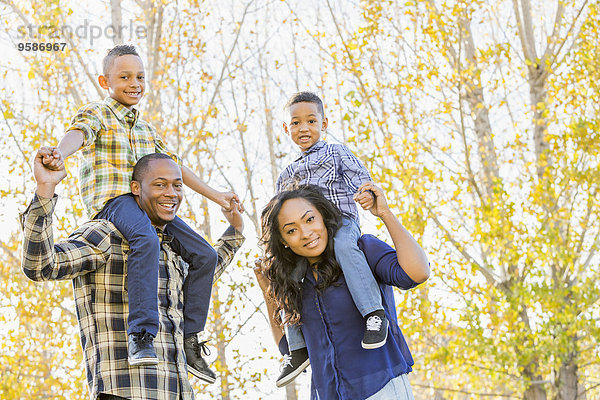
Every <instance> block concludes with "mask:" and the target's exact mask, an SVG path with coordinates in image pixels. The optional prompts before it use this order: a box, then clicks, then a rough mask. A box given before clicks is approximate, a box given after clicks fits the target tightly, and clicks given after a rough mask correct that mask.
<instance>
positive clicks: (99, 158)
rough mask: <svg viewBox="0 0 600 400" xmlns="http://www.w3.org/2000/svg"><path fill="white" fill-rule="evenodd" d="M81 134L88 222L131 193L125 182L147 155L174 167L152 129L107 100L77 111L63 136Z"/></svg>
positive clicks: (82, 187) (133, 111)
mask: <svg viewBox="0 0 600 400" xmlns="http://www.w3.org/2000/svg"><path fill="white" fill-rule="evenodd" d="M76 129H78V130H80V131H82V132H83V134H84V140H83V146H82V150H81V154H80V158H79V192H80V194H81V199H82V200H83V205H84V207H85V210H86V212H87V213H88V216H89V217H90V218H93V217H94V216H95V215H96V214H98V213H99V212H100V211H101V210H102V207H104V204H105V203H106V202H107V201H108V200H110V199H112V198H114V197H117V196H120V195H122V194H125V193H129V192H130V191H131V189H130V186H129V182H130V181H131V174H132V173H133V167H134V166H135V163H136V162H137V161H138V160H139V159H140V158H142V157H143V156H145V155H147V154H150V153H166V154H168V155H170V156H171V157H173V159H175V160H176V161H177V163H178V164H181V162H180V160H179V158H178V157H177V156H176V155H175V154H173V153H171V152H169V151H168V150H167V148H166V147H165V145H164V143H163V142H162V140H161V139H160V137H159V136H158V135H157V133H156V131H155V130H154V128H153V127H152V126H151V125H150V124H148V123H147V122H145V121H143V120H142V119H141V118H139V111H138V110H136V109H135V108H133V109H131V110H130V109H128V108H127V107H125V106H124V105H122V104H121V103H119V102H118V101H116V100H114V99H113V98H111V97H107V98H106V99H104V101H101V102H95V103H90V104H87V105H85V106H83V107H81V108H80V109H79V111H77V114H76V115H75V116H74V117H73V119H72V120H71V125H70V126H69V127H68V128H67V132H68V131H71V130H76Z"/></svg>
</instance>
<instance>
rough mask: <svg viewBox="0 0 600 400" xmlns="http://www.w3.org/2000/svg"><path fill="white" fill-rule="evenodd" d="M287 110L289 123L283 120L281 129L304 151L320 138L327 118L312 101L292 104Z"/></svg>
mask: <svg viewBox="0 0 600 400" xmlns="http://www.w3.org/2000/svg"><path fill="white" fill-rule="evenodd" d="M289 111H290V123H289V125H288V124H286V123H285V122H284V123H283V129H284V130H285V133H287V134H288V135H290V137H291V138H292V141H293V142H294V143H296V144H297V145H298V147H300V150H301V151H306V150H308V149H309V148H311V147H312V145H313V144H315V143H317V142H318V141H319V139H321V132H324V131H325V130H326V129H327V118H323V116H322V115H321V113H320V112H319V109H318V107H317V105H316V104H314V103H308V102H302V103H296V104H292V105H291V106H290V108H289Z"/></svg>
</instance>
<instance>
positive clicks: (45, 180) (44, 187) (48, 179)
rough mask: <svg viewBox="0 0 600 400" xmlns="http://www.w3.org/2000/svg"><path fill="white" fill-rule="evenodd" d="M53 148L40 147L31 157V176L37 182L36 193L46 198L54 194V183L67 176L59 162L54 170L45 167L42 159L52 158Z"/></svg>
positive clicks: (56, 183)
mask: <svg viewBox="0 0 600 400" xmlns="http://www.w3.org/2000/svg"><path fill="white" fill-rule="evenodd" d="M53 149H54V148H53V147H42V148H40V149H39V150H38V151H37V153H36V155H35V158H34V159H33V176H34V178H35V181H36V183H37V188H36V193H37V194H38V196H41V197H44V198H47V199H49V198H52V196H54V189H55V188H56V185H58V184H59V183H60V181H62V180H63V179H65V177H66V176H67V171H66V170H65V166H64V164H62V163H60V164H59V165H60V166H61V168H60V169H58V170H56V171H54V170H51V169H49V168H47V167H46V165H45V164H44V159H45V160H51V159H53V157H54V155H53V153H54V150H53Z"/></svg>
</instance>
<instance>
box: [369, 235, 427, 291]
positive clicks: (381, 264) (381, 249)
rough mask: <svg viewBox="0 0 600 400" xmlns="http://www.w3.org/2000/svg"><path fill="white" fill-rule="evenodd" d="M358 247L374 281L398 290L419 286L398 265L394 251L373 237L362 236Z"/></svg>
mask: <svg viewBox="0 0 600 400" xmlns="http://www.w3.org/2000/svg"><path fill="white" fill-rule="evenodd" d="M358 247H359V248H360V249H361V250H362V252H363V253H365V257H366V258H367V262H368V263H369V266H370V267H371V270H372V271H373V275H374V276H375V279H377V280H378V281H379V282H381V283H385V284H386V285H391V286H396V287H398V288H400V289H404V290H408V289H412V288H414V287H415V286H418V285H419V284H418V283H417V282H415V281H413V280H412V279H411V278H410V277H409V276H408V274H407V273H406V272H405V271H404V270H403V269H402V266H401V265H400V264H399V263H398V257H397V255H396V250H394V248H393V247H391V246H390V245H389V244H387V243H385V242H383V241H381V240H379V239H377V238H376V237H375V236H373V235H368V234H367V235H363V236H362V237H361V238H360V240H359V241H358Z"/></svg>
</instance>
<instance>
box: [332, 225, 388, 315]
mask: <svg viewBox="0 0 600 400" xmlns="http://www.w3.org/2000/svg"><path fill="white" fill-rule="evenodd" d="M342 222H343V224H342V226H341V227H340V229H339V230H338V231H337V233H336V234H335V236H334V238H333V242H334V245H335V258H336V259H337V262H338V263H339V264H340V267H341V268H342V271H344V278H345V279H346V284H347V285H348V291H349V292H350V295H351V296H352V300H354V305H356V308H357V309H358V311H359V312H360V313H361V315H362V316H363V317H364V316H366V315H367V314H369V313H371V312H373V311H376V310H383V304H382V302H381V292H380V290H379V285H377V281H376V280H375V277H374V276H373V272H372V271H371V268H370V267H369V264H368V263H367V258H366V257H365V255H364V253H363V252H362V251H361V250H360V249H359V248H358V239H359V238H360V227H359V226H358V223H357V222H356V221H355V220H353V219H351V218H347V217H344V218H343V220H342Z"/></svg>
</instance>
